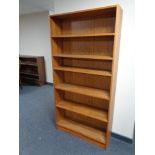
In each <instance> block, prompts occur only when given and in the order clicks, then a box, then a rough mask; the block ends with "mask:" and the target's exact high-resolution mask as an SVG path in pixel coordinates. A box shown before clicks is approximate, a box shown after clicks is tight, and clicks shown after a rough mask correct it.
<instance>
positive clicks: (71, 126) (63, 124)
mask: <svg viewBox="0 0 155 155" xmlns="http://www.w3.org/2000/svg"><path fill="white" fill-rule="evenodd" d="M57 126H58V128H59V127H60V128H64V129H65V130H68V131H71V132H70V133H72V134H73V135H77V136H79V137H81V138H84V137H85V138H88V139H90V141H91V142H93V141H95V142H96V143H99V144H98V145H99V146H100V147H104V146H105V132H104V131H100V130H98V129H95V128H92V127H89V126H86V125H83V124H81V123H77V122H75V121H72V120H68V119H61V120H59V121H58V122H57Z"/></svg>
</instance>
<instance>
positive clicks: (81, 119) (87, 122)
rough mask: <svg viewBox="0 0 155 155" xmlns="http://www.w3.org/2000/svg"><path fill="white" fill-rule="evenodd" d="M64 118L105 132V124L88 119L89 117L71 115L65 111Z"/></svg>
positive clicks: (71, 113)
mask: <svg viewBox="0 0 155 155" xmlns="http://www.w3.org/2000/svg"><path fill="white" fill-rule="evenodd" d="M65 117H67V118H69V119H71V120H73V121H76V122H79V123H83V124H85V125H88V126H91V127H94V128H97V129H100V130H106V126H107V124H106V123H103V122H101V121H98V120H94V119H92V118H89V117H85V116H82V115H80V114H76V113H73V112H70V111H65Z"/></svg>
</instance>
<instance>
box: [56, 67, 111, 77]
mask: <svg viewBox="0 0 155 155" xmlns="http://www.w3.org/2000/svg"><path fill="white" fill-rule="evenodd" d="M54 70H57V71H68V72H76V73H84V74H92V75H100V76H111V73H110V72H109V71H101V70H94V69H92V70H91V69H83V68H76V67H62V66H60V67H55V68H54Z"/></svg>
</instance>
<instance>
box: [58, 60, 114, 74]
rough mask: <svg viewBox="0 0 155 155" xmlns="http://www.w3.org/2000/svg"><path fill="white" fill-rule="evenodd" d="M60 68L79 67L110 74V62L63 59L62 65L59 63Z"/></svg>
mask: <svg viewBox="0 0 155 155" xmlns="http://www.w3.org/2000/svg"><path fill="white" fill-rule="evenodd" d="M59 65H61V66H68V67H69V66H70V67H79V68H87V69H97V70H103V71H109V72H111V69H112V62H111V61H107V60H106V61H104V60H97V61H96V60H81V59H66V58H64V59H63V61H62V63H59Z"/></svg>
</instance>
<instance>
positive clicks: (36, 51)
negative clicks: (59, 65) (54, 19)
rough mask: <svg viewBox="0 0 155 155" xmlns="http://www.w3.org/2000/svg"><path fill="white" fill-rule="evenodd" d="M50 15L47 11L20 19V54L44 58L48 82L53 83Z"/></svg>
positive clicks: (22, 16) (23, 16)
mask: <svg viewBox="0 0 155 155" xmlns="http://www.w3.org/2000/svg"><path fill="white" fill-rule="evenodd" d="M48 15H49V12H48V11H46V12H41V13H33V14H26V15H21V16H20V17H19V39H20V41H19V53H20V54H25V55H40V56H44V59H45V67H46V81H47V82H53V79H52V78H53V76H52V69H51V67H52V66H51V49H50V34H49V26H48Z"/></svg>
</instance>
